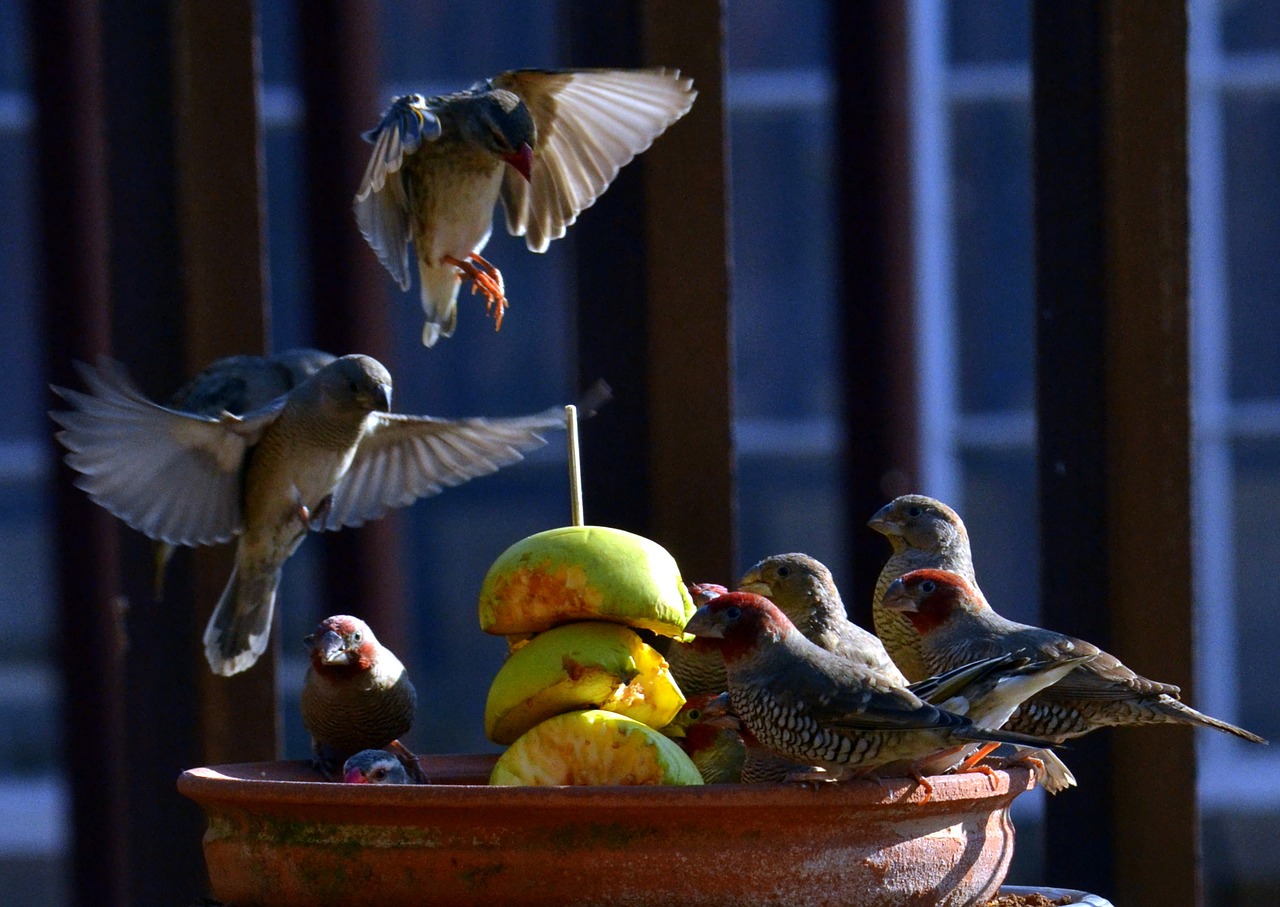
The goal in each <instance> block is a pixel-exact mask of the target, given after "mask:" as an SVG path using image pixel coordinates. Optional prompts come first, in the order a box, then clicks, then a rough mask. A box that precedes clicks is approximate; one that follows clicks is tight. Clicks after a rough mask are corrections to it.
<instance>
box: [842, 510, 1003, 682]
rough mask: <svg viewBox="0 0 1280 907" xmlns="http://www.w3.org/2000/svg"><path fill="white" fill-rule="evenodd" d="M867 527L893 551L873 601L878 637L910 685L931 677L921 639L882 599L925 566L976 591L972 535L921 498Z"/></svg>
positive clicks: (948, 514) (880, 515)
mask: <svg viewBox="0 0 1280 907" xmlns="http://www.w3.org/2000/svg"><path fill="white" fill-rule="evenodd" d="M867 525H868V526H870V527H871V528H872V529H874V530H875V531H876V532H878V533H880V534H881V535H883V536H884V537H885V538H887V539H888V540H889V544H890V545H891V546H892V548H893V552H892V554H890V555H889V559H888V560H887V561H886V562H885V565H884V567H883V569H881V571H880V576H879V578H878V579H877V580H876V591H875V595H874V597H873V598H872V600H871V614H872V620H873V621H874V624H875V630H876V635H877V636H879V637H880V639H881V640H883V641H884V646H885V648H886V649H887V650H888V651H889V655H890V656H891V657H892V658H893V660H894V662H895V663H896V664H897V665H898V667H899V668H901V669H902V673H903V674H905V675H906V676H907V679H908V680H911V681H916V680H923V679H924V678H925V677H927V676H929V674H931V673H933V672H932V671H930V670H929V666H928V665H927V664H925V662H924V658H923V656H922V655H921V654H920V634H918V633H917V632H916V631H915V629H914V628H913V627H912V626H911V622H910V621H909V620H907V619H906V618H905V617H904V616H903V615H901V614H899V613H897V612H895V611H891V610H889V609H888V608H885V607H884V606H883V605H882V604H881V600H882V599H883V598H884V592H885V590H886V589H888V588H889V584H890V583H891V582H893V581H894V580H895V579H897V578H898V577H900V576H902V574H904V573H909V572H910V571H912V570H919V569H921V568H924V567H932V568H935V569H938V570H950V571H951V572H952V573H958V574H960V575H961V576H963V577H964V578H965V579H967V580H968V581H969V582H970V583H973V584H974V588H975V589H977V582H976V581H975V580H974V576H973V558H972V556H971V554H970V551H969V533H968V532H967V531H966V530H965V528H964V522H963V521H962V520H961V519H960V516H959V515H958V514H957V513H956V512H955V511H954V510H952V509H951V508H950V507H948V506H947V505H946V504H944V503H942V502H941V501H937V500H934V499H933V498H930V497H926V496H925V495H922V494H904V495H902V496H901V497H897V498H894V499H893V500H892V501H890V502H889V503H888V504H885V505H884V506H883V507H881V508H880V509H879V510H878V511H876V514H875V516H873V517H872V518H871V519H870V521H868V523H867ZM978 594H979V595H981V594H982V593H981V592H980V591H979V593H978Z"/></svg>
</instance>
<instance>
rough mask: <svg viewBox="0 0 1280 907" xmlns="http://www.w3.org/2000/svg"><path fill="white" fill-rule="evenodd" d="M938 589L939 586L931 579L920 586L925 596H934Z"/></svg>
mask: <svg viewBox="0 0 1280 907" xmlns="http://www.w3.org/2000/svg"><path fill="white" fill-rule="evenodd" d="M937 588H938V586H937V584H936V583H935V582H934V581H933V580H931V579H927V580H925V581H924V582H923V583H921V584H920V591H921V592H923V593H924V594H925V595H932V594H933V590H935V589H937Z"/></svg>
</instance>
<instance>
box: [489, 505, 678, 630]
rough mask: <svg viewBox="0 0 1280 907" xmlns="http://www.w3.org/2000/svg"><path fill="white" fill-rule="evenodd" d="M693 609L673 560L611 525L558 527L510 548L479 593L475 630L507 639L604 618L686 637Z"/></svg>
mask: <svg viewBox="0 0 1280 907" xmlns="http://www.w3.org/2000/svg"><path fill="white" fill-rule="evenodd" d="M694 610H695V608H694V606H693V600H692V599H691V598H690V597H689V590H688V589H686V588H685V584H684V580H682V579H681V578H680V568H679V567H677V566H676V562H675V558H673V557H672V556H671V554H670V553H669V552H668V551H667V550H666V549H665V548H663V547H662V546H661V545H659V544H658V543H657V542H654V541H651V540H650V539H647V538H645V537H644V536H640V535H636V534H635V533H633V532H626V531H625V530H622V529H614V528H612V527H609V526H562V527H560V528H558V529H548V530H547V531H545V532H539V533H536V534H534V535H531V536H529V537H527V538H524V539H521V540H520V541H518V542H516V543H515V544H514V545H512V546H511V547H510V548H508V549H507V550H506V551H504V552H503V553H502V554H501V555H499V556H498V559H497V560H496V561H494V562H493V566H491V567H490V568H489V572H488V574H486V575H485V578H484V585H483V586H482V587H481V589H480V626H481V628H482V629H483V630H485V631H486V632H488V633H496V634H499V635H503V636H507V635H511V634H516V633H540V632H542V631H543V630H548V629H550V628H551V627H554V626H557V625H559V624H565V623H570V622H572V621H580V620H606V621H612V622H614V623H621V624H628V625H630V626H633V627H642V628H644V629H647V630H652V631H653V632H655V633H658V634H661V635H663V636H674V637H677V638H682V639H689V638H691V637H687V636H685V635H684V625H685V623H686V622H687V621H688V620H689V618H690V617H692V616H693V612H694Z"/></svg>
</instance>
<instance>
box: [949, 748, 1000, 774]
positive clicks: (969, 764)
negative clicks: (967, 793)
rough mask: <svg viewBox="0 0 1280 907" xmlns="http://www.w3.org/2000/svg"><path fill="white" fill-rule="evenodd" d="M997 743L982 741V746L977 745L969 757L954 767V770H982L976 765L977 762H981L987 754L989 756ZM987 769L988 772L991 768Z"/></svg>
mask: <svg viewBox="0 0 1280 907" xmlns="http://www.w3.org/2000/svg"><path fill="white" fill-rule="evenodd" d="M999 745H1000V744H998V743H984V744H983V745H982V746H980V747H978V749H977V750H976V751H975V752H974V754H973V755H972V756H970V757H969V758H967V759H965V760H964V761H963V762H961V763H960V766H959V767H958V768H957V769H956V772H957V773H960V772H975V771H976V772H980V771H982V768H981V767H979V766H978V763H979V762H981V761H982V760H983V759H985V758H987V757H988V756H990V755H991V753H992V752H993V751H994V750H995V749H996V747H998V746H999ZM987 771H988V772H989V771H991V770H990V769H987Z"/></svg>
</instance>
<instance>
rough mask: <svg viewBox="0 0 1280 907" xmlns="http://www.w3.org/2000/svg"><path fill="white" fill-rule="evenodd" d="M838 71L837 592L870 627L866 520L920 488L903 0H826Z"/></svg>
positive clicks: (873, 554)
mask: <svg viewBox="0 0 1280 907" xmlns="http://www.w3.org/2000/svg"><path fill="white" fill-rule="evenodd" d="M830 14H831V37H832V40H833V44H832V60H833V65H834V67H835V97H834V108H835V117H836V130H835V136H836V139H835V153H836V162H835V166H834V167H833V168H832V172H833V173H834V174H835V175H836V177H835V178H836V181H837V183H836V199H837V205H838V209H837V211H838V216H839V221H838V228H839V231H840V232H839V236H840V240H839V242H838V244H837V248H838V250H839V258H840V274H841V286H840V294H839V297H838V302H837V305H838V308H839V316H840V319H841V322H842V327H843V330H842V335H841V339H842V348H843V360H844V412H843V414H842V415H843V424H844V433H845V437H846V438H847V439H848V441H847V443H846V445H845V449H844V462H845V468H844V480H845V492H844V496H845V501H846V507H847V509H848V513H849V529H850V532H849V563H850V566H851V577H850V581H849V582H848V591H846V593H845V596H844V600H845V606H846V607H847V608H849V609H850V611H851V616H852V617H853V618H854V619H855V620H857V621H858V622H859V623H861V624H862V625H863V626H866V627H870V626H871V597H872V592H873V590H874V589H875V583H876V578H877V577H878V576H879V574H880V569H881V568H882V567H883V566H884V561H885V558H886V557H887V556H888V546H887V545H886V544H885V543H884V540H883V539H881V538H879V537H878V536H876V535H875V534H874V533H873V532H872V531H871V530H869V529H867V528H866V527H865V525H864V524H865V523H866V521H867V520H868V519H870V518H871V515H872V514H874V513H875V512H876V511H877V510H879V509H880V507H881V506H883V505H884V504H885V503H887V502H888V501H890V500H892V499H893V498H894V497H896V496H898V495H899V494H905V493H907V492H910V491H915V490H917V487H916V481H915V480H916V477H917V472H918V468H919V466H918V463H917V460H916V437H915V435H916V431H915V409H916V392H915V382H914V378H913V376H914V372H915V370H914V369H913V368H911V367H910V363H911V362H912V361H913V357H914V354H915V349H914V339H913V333H912V331H913V324H914V321H913V317H912V296H913V291H912V282H911V266H912V259H913V256H912V251H911V243H912V235H911V215H910V212H911V181H912V175H911V155H910V129H909V123H908V121H907V53H906V50H907V48H906V12H905V8H904V7H903V5H902V4H900V3H891V2H882V0H876V2H871V3H843V2H835V3H832V4H831V5H830Z"/></svg>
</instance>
